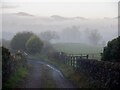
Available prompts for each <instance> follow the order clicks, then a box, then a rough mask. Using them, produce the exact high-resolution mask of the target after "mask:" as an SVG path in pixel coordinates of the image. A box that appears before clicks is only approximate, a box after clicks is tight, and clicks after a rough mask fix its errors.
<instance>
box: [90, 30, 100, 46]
mask: <svg viewBox="0 0 120 90" xmlns="http://www.w3.org/2000/svg"><path fill="white" fill-rule="evenodd" d="M101 38H102V36H101V35H100V33H99V32H98V30H96V29H95V30H92V31H91V32H90V31H89V32H88V39H89V42H90V43H91V44H92V45H98V43H99V41H100V40H101Z"/></svg>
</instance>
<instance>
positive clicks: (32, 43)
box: [26, 35, 43, 54]
mask: <svg viewBox="0 0 120 90" xmlns="http://www.w3.org/2000/svg"><path fill="white" fill-rule="evenodd" d="M42 46H43V42H42V41H41V40H40V39H39V38H38V37H37V36H35V35H33V36H31V37H30V38H29V40H28V41H27V42H26V49H27V51H28V52H29V53H32V54H33V53H38V52H40V51H41V49H42Z"/></svg>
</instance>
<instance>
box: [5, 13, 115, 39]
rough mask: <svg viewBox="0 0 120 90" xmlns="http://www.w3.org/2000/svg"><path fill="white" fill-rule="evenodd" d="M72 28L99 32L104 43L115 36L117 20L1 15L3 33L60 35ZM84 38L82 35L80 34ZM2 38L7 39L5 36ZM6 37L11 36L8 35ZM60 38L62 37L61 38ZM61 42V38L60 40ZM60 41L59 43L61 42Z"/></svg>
mask: <svg viewBox="0 0 120 90" xmlns="http://www.w3.org/2000/svg"><path fill="white" fill-rule="evenodd" d="M72 26H77V27H80V28H79V31H80V32H81V33H84V32H85V31H86V30H93V29H97V30H99V32H100V34H101V35H102V36H103V39H105V41H108V40H110V39H112V38H114V37H116V35H117V19H115V18H114V19H113V18H112V19H105V18H103V19H89V18H87V19H86V18H85V17H80V16H78V17H63V16H59V15H53V16H51V17H38V16H33V15H31V14H29V13H25V12H19V13H9V14H3V31H4V32H11V33H13V32H14V33H16V32H21V31H33V32H34V33H37V34H38V33H40V32H43V31H46V30H53V31H57V32H58V33H59V35H62V34H60V32H62V31H63V30H64V29H66V28H71V27H72ZM81 35H82V36H83V37H82V38H84V34H81ZM4 36H5V37H6V38H7V34H6V35H5V34H4ZM8 36H11V34H10V35H8ZM61 37H62V36H61ZM62 40H63V38H62ZM62 40H60V41H62Z"/></svg>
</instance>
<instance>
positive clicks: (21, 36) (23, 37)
mask: <svg viewBox="0 0 120 90" xmlns="http://www.w3.org/2000/svg"><path fill="white" fill-rule="evenodd" d="M32 35H34V34H33V33H31V32H22V33H17V34H16V35H15V36H14V37H13V38H12V40H11V48H12V49H14V50H26V47H25V44H26V42H27V41H28V39H29V38H30V37H31V36H32Z"/></svg>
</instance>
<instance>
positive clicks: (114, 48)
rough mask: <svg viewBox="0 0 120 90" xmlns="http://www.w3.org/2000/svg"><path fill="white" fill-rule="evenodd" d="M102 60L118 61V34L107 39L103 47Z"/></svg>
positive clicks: (119, 46)
mask: <svg viewBox="0 0 120 90" xmlns="http://www.w3.org/2000/svg"><path fill="white" fill-rule="evenodd" d="M102 60H103V61H113V62H120V36H119V37H118V38H116V39H113V40H112V41H109V42H108V44H107V46H106V47H104V51H103V55H102Z"/></svg>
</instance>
